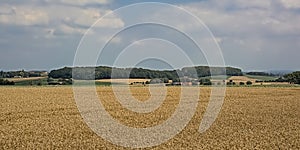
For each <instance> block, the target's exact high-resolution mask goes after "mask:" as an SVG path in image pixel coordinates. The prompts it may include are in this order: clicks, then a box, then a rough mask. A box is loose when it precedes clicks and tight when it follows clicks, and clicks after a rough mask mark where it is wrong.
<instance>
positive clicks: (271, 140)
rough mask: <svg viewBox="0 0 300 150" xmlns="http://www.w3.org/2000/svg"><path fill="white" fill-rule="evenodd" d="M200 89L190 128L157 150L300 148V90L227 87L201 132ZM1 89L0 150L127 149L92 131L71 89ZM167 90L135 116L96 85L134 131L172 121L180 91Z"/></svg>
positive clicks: (140, 92) (143, 92)
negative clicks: (214, 117)
mask: <svg viewBox="0 0 300 150" xmlns="http://www.w3.org/2000/svg"><path fill="white" fill-rule="evenodd" d="M186 88H187V87H186ZM189 88H198V87H189ZM199 90H200V92H201V94H200V98H199V104H198V106H197V111H196V113H195V115H194V117H193V118H192V120H191V121H190V123H189V124H188V125H187V127H186V128H185V129H184V130H183V131H182V132H181V133H179V134H178V135H176V136H175V137H174V138H173V139H171V140H169V141H168V142H167V143H164V144H162V145H159V146H156V147H153V149H171V148H173V149H208V148H214V149H221V148H222V149H243V148H245V149H255V148H256V149H300V141H299V139H300V109H299V107H300V99H299V98H300V88H299V87H284V88H279V87H268V88H265V87H228V88H227V91H226V97H225V101H224V104H223V107H222V110H221V112H220V114H219V116H218V118H217V120H216V122H215V123H214V124H213V125H212V127H211V128H210V129H209V130H208V131H207V132H205V133H203V134H200V133H199V132H198V128H199V124H200V122H201V119H202V116H203V114H204V111H205V108H206V106H207V103H208V101H209V97H210V96H209V93H210V88H209V87H201V88H199ZM0 91H1V92H0V101H1V103H0V107H1V111H0V149H104V148H108V149H124V148H122V147H118V146H115V145H113V144H111V143H109V142H107V141H105V140H103V139H101V138H100V137H98V136H97V135H96V134H95V133H93V132H92V131H91V130H90V129H89V128H88V126H87V125H86V124H85V123H84V122H83V120H82V118H81V116H80V113H79V111H78V109H77V107H76V104H75V101H74V97H73V91H72V87H70V86H61V87H60V86H58V87H47V86H42V87H23V86H12V87H0ZM131 91H132V94H133V96H134V97H135V98H137V99H138V100H141V101H144V100H147V98H149V96H150V95H149V92H148V88H147V87H131ZM167 91H168V93H167V97H166V100H165V101H164V103H163V104H162V105H161V107H160V108H159V109H157V110H155V111H154V112H152V113H149V114H137V113H133V112H131V111H129V110H127V109H124V108H122V107H121V105H120V104H119V103H118V102H116V101H115V96H114V95H113V92H112V88H111V87H109V86H108V87H102V86H99V87H97V93H98V95H99V97H102V98H103V99H102V103H103V104H104V106H105V108H106V110H107V111H108V112H109V113H110V115H111V116H113V117H114V118H115V119H117V120H119V121H120V122H121V123H123V124H125V125H127V126H132V127H149V126H154V125H157V124H160V123H162V122H163V121H165V120H166V119H167V118H168V117H170V115H171V114H172V113H173V112H174V110H175V108H176V106H177V104H178V101H179V99H178V97H179V96H178V95H179V94H178V93H180V92H179V91H180V87H168V89H167ZM187 109H188V108H187Z"/></svg>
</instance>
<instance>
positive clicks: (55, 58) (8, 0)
mask: <svg viewBox="0 0 300 150" xmlns="http://www.w3.org/2000/svg"><path fill="white" fill-rule="evenodd" d="M137 2H143V1H137V0H135V1H131V2H130V3H129V2H127V1H121V0H120V1H117V0H112V1H110V0H51V1H50V0H26V1H19V0H1V1H0V70H16V69H25V70H34V69H43V70H50V69H54V68H60V67H63V66H72V65H73V61H74V56H75V53H76V50H77V47H78V45H79V42H80V40H81V39H82V37H83V35H84V34H85V33H86V31H87V30H88V29H89V28H90V26H91V25H92V24H94V23H95V22H96V21H97V20H98V19H100V18H101V17H103V16H104V15H105V14H107V13H112V12H113V11H114V10H115V9H118V8H119V7H122V6H126V5H129V4H133V3H137ZM156 2H162V3H169V4H173V5H176V6H179V7H182V8H184V9H185V10H187V11H189V12H191V13H192V14H193V15H195V16H197V17H198V18H199V19H200V20H202V21H203V22H204V23H205V24H206V25H207V27H208V28H209V29H210V31H211V32H212V34H213V35H214V37H215V39H216V41H217V43H218V44H219V46H220V48H221V50H222V53H223V56H224V60H225V63H226V65H227V66H235V67H240V68H242V69H243V70H246V71H250V70H300V61H299V58H300V1H299V0H251V1H250V0H249V1H247V0H202V1H201V0H199V1H194V0H190V1H189V0H187V1H184V2H180V1H171V0H165V1H156ZM166 11H167V10H155V12H153V16H157V17H162V18H163V17H164V14H167V13H166ZM143 13H146V12H144V11H142V10H141V11H137V12H135V13H132V14H126V15H124V14H123V16H122V14H116V15H111V16H110V17H109V18H106V19H102V20H101V24H100V25H99V26H97V29H99V30H102V31H103V30H104V31H110V30H117V29H121V28H124V27H126V26H127V24H128V22H127V21H126V19H124V17H126V18H127V20H128V19H129V20H130V19H134V18H135V15H137V14H138V15H141V16H143V15H149V12H147V13H148V14H143ZM146 19H147V18H146ZM169 19H170V22H172V23H173V24H176V25H180V27H185V28H189V30H190V31H191V32H193V31H194V30H195V31H194V32H195V33H197V31H198V30H199V28H196V27H194V26H191V25H190V24H189V22H187V21H185V20H183V19H180V17H179V18H176V14H175V15H174V16H173V17H171V18H169ZM146 21H147V20H146ZM162 31H165V32H162ZM171 32H174V31H168V29H164V28H154V27H151V26H144V27H143V28H138V27H137V28H133V29H132V30H130V29H128V30H126V31H125V32H122V33H120V34H119V35H118V36H116V37H115V38H113V39H112V40H111V41H110V42H111V43H110V44H108V45H107V47H106V52H104V53H105V54H106V55H105V56H104V57H103V58H102V57H100V58H99V60H98V64H99V65H110V61H111V60H110V59H112V58H110V57H109V55H110V51H114V52H115V53H113V54H112V55H116V54H119V55H120V56H123V58H120V60H122V62H121V63H120V62H119V63H115V64H118V65H117V66H122V65H124V66H130V60H133V58H137V57H143V56H147V55H151V54H152V53H159V54H160V55H161V56H166V55H168V56H170V57H172V58H177V61H174V64H173V65H174V66H173V67H175V68H179V67H182V66H186V65H188V64H189V63H187V62H185V61H184V60H181V59H179V58H180V55H182V54H180V53H177V52H175V51H177V50H176V49H178V47H177V46H178V45H182V46H179V47H181V48H182V49H184V51H185V52H186V53H187V54H188V55H189V54H190V55H193V54H191V53H192V51H189V50H187V49H194V48H195V47H194V46H193V44H190V46H189V44H188V42H186V41H185V40H184V39H180V38H181V37H180V36H179V34H178V36H172V39H168V40H169V41H171V42H168V41H159V40H157V39H152V40H151V39H148V40H147V39H143V38H150V37H156V38H164V35H171ZM155 33H160V36H157V35H155ZM94 34H97V32H95V33H94ZM175 34H177V33H173V34H172V35H175ZM145 35H152V36H145ZM154 35H155V36H154ZM97 36H98V37H99V38H98V40H101V39H106V38H107V37H106V36H107V35H105V34H101V35H99V34H98V35H97ZM101 37H102V38H101ZM176 39H177V40H176ZM172 42H173V44H172ZM174 44H175V45H174ZM176 45H177V46H176ZM91 47H97V43H94V45H93V46H91ZM126 47H127V49H130V50H128V53H127V54H126V53H122V51H118V50H116V49H121V48H122V49H124V48H126ZM172 50H173V51H174V53H173V51H172ZM130 52H131V53H132V55H130ZM194 56H195V55H194ZM154 57H155V56H154V55H153V57H152V58H154ZM116 58H117V57H116ZM124 58H126V59H124ZM197 58H198V59H199V60H204V59H205V57H201V56H199V57H198V56H197ZM105 59H107V60H105ZM126 60H128V64H126ZM151 62H152V63H153V64H151ZM205 62H206V61H199V62H197V63H196V64H205ZM138 64H139V65H141V66H143V65H144V66H147V67H150V68H151V67H152V68H158V69H161V67H162V66H164V67H166V66H170V65H168V63H167V62H164V63H163V61H161V62H160V63H159V62H158V61H157V59H153V60H152V61H149V62H148V63H147V62H146V61H141V62H139V63H138ZM171 66H172V65H171Z"/></svg>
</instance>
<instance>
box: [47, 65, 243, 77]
mask: <svg viewBox="0 0 300 150" xmlns="http://www.w3.org/2000/svg"><path fill="white" fill-rule="evenodd" d="M211 72H212V73H211ZM93 74H94V76H93ZM73 75H74V76H73ZM211 75H214V76H215V75H227V76H241V75H243V73H242V70H241V69H238V68H233V67H226V68H222V67H208V66H196V67H184V68H182V69H178V70H150V69H143V68H115V67H107V66H98V67H75V68H71V67H64V68H61V69H57V70H52V71H51V72H50V73H49V75H48V76H49V77H50V78H54V79H57V78H64V79H69V78H73V79H81V80H93V79H111V78H115V79H122V78H128V77H129V78H143V79H154V78H167V79H169V80H176V79H178V78H180V77H189V78H201V77H207V76H211Z"/></svg>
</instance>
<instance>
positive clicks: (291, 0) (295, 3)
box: [280, 0, 300, 8]
mask: <svg viewBox="0 0 300 150" xmlns="http://www.w3.org/2000/svg"><path fill="white" fill-rule="evenodd" d="M280 1H281V3H282V4H283V5H284V6H285V7H286V8H300V1H299V0H280Z"/></svg>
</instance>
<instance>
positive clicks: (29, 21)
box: [0, 5, 49, 26]
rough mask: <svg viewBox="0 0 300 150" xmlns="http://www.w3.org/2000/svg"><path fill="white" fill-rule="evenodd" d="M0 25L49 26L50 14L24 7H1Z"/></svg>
mask: <svg viewBox="0 0 300 150" xmlns="http://www.w3.org/2000/svg"><path fill="white" fill-rule="evenodd" d="M0 10H1V12H0V23H3V24H9V25H11V24H13V25H26V26H30V25H47V24H48V23H49V16H48V14H47V13H46V12H45V11H43V10H40V9H36V8H31V7H24V6H17V7H15V6H9V5H2V6H0Z"/></svg>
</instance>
